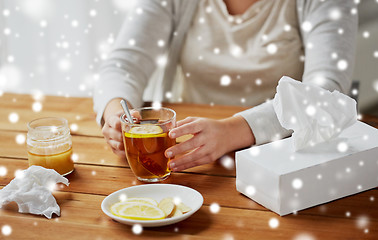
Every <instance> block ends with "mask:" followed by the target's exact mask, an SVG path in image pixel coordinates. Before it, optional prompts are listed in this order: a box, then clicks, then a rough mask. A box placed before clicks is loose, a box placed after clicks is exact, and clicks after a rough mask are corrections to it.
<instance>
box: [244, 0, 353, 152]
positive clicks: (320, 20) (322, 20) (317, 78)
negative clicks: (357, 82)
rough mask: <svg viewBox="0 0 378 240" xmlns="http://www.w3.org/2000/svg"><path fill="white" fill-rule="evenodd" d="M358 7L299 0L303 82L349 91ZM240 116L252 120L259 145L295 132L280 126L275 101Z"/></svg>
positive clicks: (340, 1)
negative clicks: (303, 49)
mask: <svg viewBox="0 0 378 240" xmlns="http://www.w3.org/2000/svg"><path fill="white" fill-rule="evenodd" d="M355 7H356V5H355V4H354V3H353V1H344V0H333V1H323V2H321V1H308V0H297V8H298V11H297V12H298V21H299V26H301V29H300V31H301V35H302V42H303V46H304V48H305V65H304V73H303V77H302V82H305V83H309V84H315V85H317V86H320V87H322V88H324V89H327V90H329V91H333V90H338V91H340V92H343V93H345V94H347V93H348V91H349V88H350V85H351V81H352V74H353V65H354V57H355V48H356V34H357V15H356V14H353V10H352V9H353V8H355ZM335 16H340V18H336V17H335ZM345 64H346V67H345ZM298 80H299V79H298ZM238 115H240V116H242V117H244V119H245V120H246V121H247V122H248V124H249V126H250V127H251V129H252V131H253V133H254V135H255V138H256V144H257V145H260V144H264V143H267V142H270V141H272V140H274V139H277V138H283V137H287V136H289V135H290V134H291V133H292V131H288V130H286V129H285V128H283V127H282V126H281V125H280V123H279V121H278V119H277V116H276V114H275V112H274V109H273V105H272V102H266V103H263V104H261V105H259V106H257V107H254V108H251V109H249V110H246V111H244V112H241V113H239V114H238Z"/></svg>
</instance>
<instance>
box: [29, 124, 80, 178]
mask: <svg viewBox="0 0 378 240" xmlns="http://www.w3.org/2000/svg"><path fill="white" fill-rule="evenodd" d="M26 142H27V151H28V159H29V166H31V165H38V166H42V167H45V168H50V169H54V170H55V171H57V172H58V173H59V174H61V175H63V176H64V175H67V174H70V173H71V172H72V171H73V170H74V163H73V161H72V158H71V156H72V138H71V134H70V129H69V127H68V121H67V120H66V119H64V118H55V117H47V118H39V119H35V120H33V121H31V122H29V123H28V134H27V141H26Z"/></svg>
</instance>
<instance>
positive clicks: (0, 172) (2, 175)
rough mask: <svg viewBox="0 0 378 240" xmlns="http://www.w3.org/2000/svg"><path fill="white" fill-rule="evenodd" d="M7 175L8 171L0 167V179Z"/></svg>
mask: <svg viewBox="0 0 378 240" xmlns="http://www.w3.org/2000/svg"><path fill="white" fill-rule="evenodd" d="M7 173H8V169H7V168H6V167H4V166H0V177H4V176H5V175H7Z"/></svg>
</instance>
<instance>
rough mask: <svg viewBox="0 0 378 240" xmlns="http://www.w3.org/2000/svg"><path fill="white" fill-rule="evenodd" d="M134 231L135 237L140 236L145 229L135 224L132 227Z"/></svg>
mask: <svg viewBox="0 0 378 240" xmlns="http://www.w3.org/2000/svg"><path fill="white" fill-rule="evenodd" d="M132 231H133V233H134V234H135V235H140V234H141V233H142V232H143V227H142V225H140V224H135V225H133V227H132Z"/></svg>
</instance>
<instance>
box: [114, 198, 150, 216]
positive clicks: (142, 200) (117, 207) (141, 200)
mask: <svg viewBox="0 0 378 240" xmlns="http://www.w3.org/2000/svg"><path fill="white" fill-rule="evenodd" d="M131 203H144V204H150V205H153V206H157V202H156V201H155V200H154V199H152V198H128V199H126V200H125V201H122V202H117V203H115V204H113V205H112V206H111V207H110V211H111V212H112V213H113V214H114V215H117V216H118V215H119V211H121V210H122V208H123V207H125V206H126V205H129V204H131Z"/></svg>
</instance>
